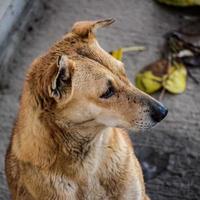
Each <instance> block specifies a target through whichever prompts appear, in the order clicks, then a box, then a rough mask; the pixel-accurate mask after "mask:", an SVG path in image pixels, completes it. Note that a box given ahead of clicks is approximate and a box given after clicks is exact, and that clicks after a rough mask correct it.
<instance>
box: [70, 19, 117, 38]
mask: <svg viewBox="0 0 200 200" xmlns="http://www.w3.org/2000/svg"><path fill="white" fill-rule="evenodd" d="M114 22H115V20H114V19H112V18H111V19H104V20H96V21H80V22H76V23H75V24H74V25H73V27H72V32H73V33H76V34H77V35H79V36H81V37H87V36H89V35H91V34H92V33H93V34H94V33H95V31H96V30H97V29H98V28H101V27H106V26H109V25H110V24H112V23H114Z"/></svg>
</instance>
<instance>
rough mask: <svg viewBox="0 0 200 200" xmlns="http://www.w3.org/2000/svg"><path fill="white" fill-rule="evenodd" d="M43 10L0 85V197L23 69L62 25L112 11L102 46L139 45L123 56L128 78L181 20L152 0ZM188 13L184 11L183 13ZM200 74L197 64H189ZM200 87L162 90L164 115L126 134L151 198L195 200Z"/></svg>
mask: <svg viewBox="0 0 200 200" xmlns="http://www.w3.org/2000/svg"><path fill="white" fill-rule="evenodd" d="M43 9H44V11H43V16H42V17H39V18H38V16H35V19H34V20H33V23H31V24H29V26H28V28H27V30H26V34H25V36H24V38H23V40H22V42H21V44H20V46H19V48H18V50H17V51H16V53H15V56H14V59H13V60H12V61H11V62H10V66H9V70H8V74H6V79H7V87H5V88H3V89H1V91H0V199H2V200H8V199H9V193H8V190H7V186H6V181H5V177H4V156H5V151H6V148H7V145H8V142H9V138H10V133H11V128H12V124H13V122H14V119H15V116H16V113H17V110H18V100H19V96H20V93H21V88H22V83H23V80H24V77H25V71H26V69H27V67H28V65H29V64H30V63H31V61H32V60H33V59H34V58H35V57H36V56H38V55H40V54H41V53H42V52H44V51H45V50H47V49H48V47H49V46H50V45H51V44H52V43H53V42H54V41H55V40H57V39H59V38H60V37H61V36H62V35H63V34H64V33H65V32H66V31H68V30H69V28H70V27H71V25H72V24H73V22H75V21H77V20H84V19H99V18H106V17H114V18H116V20H117V22H116V23H115V24H114V25H113V26H112V27H111V28H109V29H102V30H101V31H99V33H98V39H99V41H100V44H101V45H102V46H103V47H104V48H105V49H106V50H108V51H109V50H112V49H115V48H118V47H121V46H129V45H138V44H139V45H144V46H146V48H147V50H146V51H144V52H142V53H129V54H126V55H125V56H124V62H125V64H126V66H127V71H128V76H129V77H130V79H131V80H132V81H133V80H134V75H135V73H136V72H137V71H138V70H139V69H141V67H142V66H144V65H146V64H148V63H150V62H152V61H154V60H155V59H157V58H158V57H159V56H160V55H159V52H160V49H161V48H162V45H163V35H164V33H166V32H168V31H170V30H174V29H177V27H179V26H180V25H184V23H185V17H184V16H185V15H188V14H185V12H186V11H185V10H181V11H177V10H175V9H173V10H171V9H170V8H165V7H163V6H160V5H157V4H155V3H154V2H153V1H151V0H148V1H146V0H140V1H138V0H126V1H121V0H101V1H91V0H74V1H66V0H60V1H53V0H49V1H46V2H44V3H43ZM186 18H187V19H188V17H186ZM192 72H193V73H194V75H195V76H196V78H200V69H192ZM199 101H200V92H199V86H198V85H196V84H194V82H193V81H192V80H191V79H188V84H187V91H186V92H185V93H184V94H181V95H177V96H172V95H169V94H166V95H165V97H164V100H163V103H164V104H165V105H166V106H167V107H168V108H169V114H168V116H167V118H166V119H165V120H164V121H163V122H162V123H161V124H159V125H158V126H156V127H155V128H153V129H152V130H150V131H147V132H144V133H140V134H135V133H132V134H131V138H132V139H133V141H134V142H133V143H134V146H135V149H136V152H137V154H138V156H139V158H140V160H141V163H142V165H143V168H144V171H145V177H146V180H147V182H146V186H147V192H148V194H149V195H150V197H151V199H153V200H168V199H170V200H179V199H182V200H191V199H192V200H197V199H199V198H200V145H199V142H200V122H199V119H200V104H199Z"/></svg>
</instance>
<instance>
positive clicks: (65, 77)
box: [50, 55, 74, 99]
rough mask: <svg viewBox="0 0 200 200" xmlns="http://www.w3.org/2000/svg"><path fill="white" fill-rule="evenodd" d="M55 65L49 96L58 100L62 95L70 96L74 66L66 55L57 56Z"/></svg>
mask: <svg viewBox="0 0 200 200" xmlns="http://www.w3.org/2000/svg"><path fill="white" fill-rule="evenodd" d="M56 64H57V67H58V68H57V71H56V74H55V76H54V78H53V80H52V86H51V92H50V96H51V97H54V98H56V99H60V98H61V96H62V95H69V94H71V90H72V75H73V72H74V65H73V62H72V61H71V60H70V59H69V58H68V57H67V55H62V56H59V57H58V59H57V63H56Z"/></svg>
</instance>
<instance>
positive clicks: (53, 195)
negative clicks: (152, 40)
mask: <svg viewBox="0 0 200 200" xmlns="http://www.w3.org/2000/svg"><path fill="white" fill-rule="evenodd" d="M113 21H114V20H112V19H107V20H99V21H84V22H78V23H76V24H75V25H74V26H73V28H72V31H71V32H70V33H68V34H67V35H65V36H64V38H63V39H62V40H60V41H59V42H57V43H56V44H55V45H54V46H53V47H52V48H50V49H49V51H48V52H47V53H46V54H44V55H43V56H41V57H39V58H37V59H36V60H35V61H34V62H33V63H32V65H31V67H30V70H29V72H28V74H27V77H26V80H25V83H24V88H23V93H22V97H21V102H20V110H19V113H18V117H17V121H16V124H15V126H14V129H13V134H12V139H11V143H10V146H9V149H8V152H7V156H6V175H7V179H8V185H9V188H10V191H11V194H12V199H13V200H55V199H56V200H67V199H69V200H70V199H71V200H81V199H83V200H100V199H101V200H110V199H113V200H114V199H116V200H119V199H120V200H126V199H127V200H129V199H130V200H145V199H148V197H147V196H146V194H145V187H144V182H143V175H142V172H141V168H140V165H139V163H138V161H137V159H136V157H135V155H134V152H133V148H132V145H131V142H130V140H129V137H128V134H127V133H126V132H124V131H123V130H122V129H121V128H125V129H129V128H133V129H146V128H150V127H152V126H153V125H155V124H156V123H157V122H159V121H161V120H162V119H163V118H164V117H165V116H166V114H167V110H166V108H164V107H163V106H162V105H161V104H160V103H158V102H157V101H156V100H154V99H153V98H151V97H150V96H148V95H146V94H144V93H143V92H141V91H139V90H138V89H136V88H135V87H134V86H133V85H132V84H131V82H130V81H129V80H128V78H127V76H126V74H125V70H124V66H123V63H121V62H120V61H118V60H116V59H115V58H113V57H112V56H111V55H109V54H108V53H107V52H105V51H104V50H103V49H102V48H101V47H100V46H99V45H98V42H97V41H96V39H95V34H94V32H95V30H96V29H97V28H99V27H104V26H107V25H110V24H112V23H113Z"/></svg>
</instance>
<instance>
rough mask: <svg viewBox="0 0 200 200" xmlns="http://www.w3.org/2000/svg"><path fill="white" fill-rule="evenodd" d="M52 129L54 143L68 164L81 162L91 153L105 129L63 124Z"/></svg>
mask: <svg viewBox="0 0 200 200" xmlns="http://www.w3.org/2000/svg"><path fill="white" fill-rule="evenodd" d="M54 127H56V130H55V132H56V134H55V135H54V138H55V141H56V143H57V145H59V146H60V147H61V149H62V152H63V153H64V156H65V158H66V159H67V160H68V161H70V162H82V161H83V160H84V159H85V158H86V157H87V156H88V155H89V154H90V152H91V151H93V149H94V148H95V144H96V142H97V141H98V139H99V137H100V135H101V132H102V131H103V130H104V129H105V128H104V127H102V126H96V127H94V126H90V124H88V126H82V125H75V126H71V125H69V124H65V125H62V126H58V125H54Z"/></svg>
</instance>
